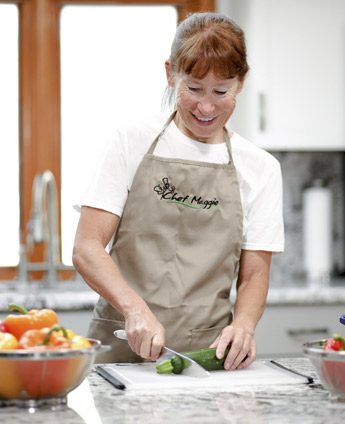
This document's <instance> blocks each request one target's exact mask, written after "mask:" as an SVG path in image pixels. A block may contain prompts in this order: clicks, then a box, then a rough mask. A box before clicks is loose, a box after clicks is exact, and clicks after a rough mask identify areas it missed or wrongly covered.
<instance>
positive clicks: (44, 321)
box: [5, 303, 59, 340]
mask: <svg viewBox="0 0 345 424" xmlns="http://www.w3.org/2000/svg"><path fill="white" fill-rule="evenodd" d="M9 308H10V311H13V310H17V311H19V312H20V313H21V315H15V314H10V315H8V316H7V318H6V320H5V323H6V325H7V328H8V331H9V332H10V333H12V334H13V335H14V336H16V338H17V339H18V340H19V339H20V337H21V336H22V335H23V334H24V333H25V331H27V330H39V329H41V328H45V327H48V328H50V327H51V326H52V325H54V324H58V323H59V320H58V317H57V315H56V313H55V312H54V311H53V310H52V309H31V310H30V311H28V310H27V309H26V308H24V307H23V306H21V305H17V304H15V303H10V305H9Z"/></svg>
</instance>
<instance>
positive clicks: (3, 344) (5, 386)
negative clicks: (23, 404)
mask: <svg viewBox="0 0 345 424" xmlns="http://www.w3.org/2000/svg"><path fill="white" fill-rule="evenodd" d="M17 348H18V340H17V339H16V338H15V337H14V335H13V334H10V333H2V332H0V350H12V349H17ZM0 376H1V377H0V398H5V399H13V398H16V397H17V396H19V394H20V392H21V391H22V383H21V380H20V376H19V370H18V367H17V363H16V361H15V360H13V359H1V361H0Z"/></svg>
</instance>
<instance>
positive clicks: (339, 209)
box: [270, 152, 345, 287]
mask: <svg viewBox="0 0 345 424" xmlns="http://www.w3.org/2000/svg"><path fill="white" fill-rule="evenodd" d="M271 153H272V155H273V156H275V157H276V158H277V159H278V160H279V162H280V164H281V168H282V175H283V190H284V191H283V193H284V200H283V202H284V203H283V213H284V225H285V252H284V253H283V254H280V255H275V256H274V257H273V259H272V265H271V273H270V281H271V282H270V284H271V286H275V287H277V286H282V287H283V286H286V285H290V284H294V281H296V280H299V279H300V278H301V276H303V274H304V271H305V270H304V263H303V258H304V252H303V231H304V229H303V191H304V190H305V189H306V188H308V187H310V186H312V185H313V183H314V182H315V180H322V182H323V185H324V186H325V187H328V188H329V189H330V190H331V193H332V200H333V201H332V215H333V216H332V221H333V229H332V235H333V237H332V239H333V243H332V262H333V266H332V275H333V276H338V275H344V274H345V273H344V270H345V260H344V227H345V213H344V208H345V196H344V191H345V187H344V185H345V182H344V174H345V169H344V167H345V153H344V152H271ZM315 213H317V211H315Z"/></svg>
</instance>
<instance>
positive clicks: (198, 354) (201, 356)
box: [156, 346, 230, 374]
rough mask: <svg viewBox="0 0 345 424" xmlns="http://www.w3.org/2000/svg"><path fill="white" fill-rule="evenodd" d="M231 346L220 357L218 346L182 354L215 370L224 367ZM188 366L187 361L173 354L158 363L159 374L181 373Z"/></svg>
mask: <svg viewBox="0 0 345 424" xmlns="http://www.w3.org/2000/svg"><path fill="white" fill-rule="evenodd" d="M229 350H230V346H228V348H227V349H226V351H225V354H224V357H223V358H222V359H218V358H217V357H216V348H208V349H199V350H190V351H188V352H181V353H182V355H184V356H187V357H188V358H190V359H193V360H194V361H195V362H197V363H198V364H199V365H201V366H202V367H203V368H205V370H207V371H215V370H222V369H224V361H225V358H226V356H227V354H228V353H229ZM187 366H188V364H186V361H184V360H183V358H181V357H180V356H177V355H173V356H172V357H171V358H170V359H167V360H165V361H162V362H161V363H159V364H157V365H156V370H157V372H158V374H171V373H174V374H181V372H182V371H183V370H184V369H185V368H186V367H187Z"/></svg>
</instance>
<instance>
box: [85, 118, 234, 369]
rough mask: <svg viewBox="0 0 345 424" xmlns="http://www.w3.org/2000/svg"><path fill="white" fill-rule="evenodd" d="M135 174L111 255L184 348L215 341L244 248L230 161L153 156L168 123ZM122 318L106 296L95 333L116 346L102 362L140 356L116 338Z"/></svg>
mask: <svg viewBox="0 0 345 424" xmlns="http://www.w3.org/2000/svg"><path fill="white" fill-rule="evenodd" d="M174 116H175V113H174V114H173V115H172V116H171V117H170V118H169V120H168V122H167V123H166V125H165V126H164V128H163V130H162V132H161V133H160V134H159V135H158V136H157V137H156V139H155V140H154V141H153V143H152V145H151V147H150V148H149V150H148V153H147V154H146V155H145V156H144V157H143V159H142V161H141V163H140V165H139V167H138V169H137V172H136V174H135V177H134V180H133V184H132V188H131V191H130V193H129V195H128V200H127V202H126V206H125V209H124V211H123V215H122V217H121V220H120V222H119V225H118V229H117V233H116V235H115V239H114V243H113V246H112V249H111V251H110V254H111V256H112V258H113V260H114V261H115V263H116V264H117V266H118V267H119V269H120V272H121V273H122V275H123V277H124V279H125V280H126V281H127V283H128V284H129V285H130V286H131V287H132V288H133V289H134V290H135V291H136V292H137V293H138V294H139V295H140V296H141V297H142V298H143V299H144V300H145V301H146V302H147V304H148V306H149V307H150V309H151V311H152V312H153V313H154V314H155V315H156V317H157V319H158V320H159V321H160V323H161V324H162V325H163V326H164V327H165V330H166V346H168V347H170V348H172V349H175V350H177V351H186V350H191V349H200V348H205V347H208V346H209V345H210V344H211V343H212V342H213V341H214V339H215V338H216V337H217V336H218V335H219V333H220V331H221V330H222V329H223V328H224V327H225V326H227V325H228V324H230V322H231V321H232V313H231V304H230V299H229V295H230V289H231V285H232V281H233V278H234V271H235V268H236V266H237V264H238V262H239V258H240V254H241V246H242V205H241V199H240V192H239V184H238V180H237V176H236V170H235V167H234V165H233V162H232V157H231V147H230V141H229V136H228V133H227V131H226V130H225V129H224V131H225V133H226V144H227V147H228V149H229V157H230V161H229V163H228V164H216V163H208V162H197V161H192V160H185V159H170V158H164V157H159V156H154V154H153V152H154V149H155V147H156V145H157V142H158V140H159V137H160V136H161V135H162V134H163V132H164V131H165V129H166V127H167V126H168V125H169V124H170V122H171V121H172V120H173V118H174ZM120 328H125V322H124V318H123V316H122V315H121V314H120V313H119V312H118V311H116V310H115V309H114V308H113V307H112V306H111V305H110V304H109V303H108V302H107V301H106V300H105V299H103V298H102V297H100V298H99V301H98V303H97V305H96V306H95V309H94V317H93V319H92V321H91V324H90V328H89V333H88V336H89V337H93V338H96V339H100V340H101V341H102V342H103V343H104V344H109V345H111V347H112V350H111V351H109V352H107V353H105V354H100V355H99V356H98V358H97V361H98V362H140V361H143V359H142V358H140V357H139V356H137V355H136V354H135V353H133V352H132V350H131V349H130V347H129V345H128V343H127V342H126V341H123V340H118V339H116V338H115V337H114V335H113V332H114V330H117V329H120Z"/></svg>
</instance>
